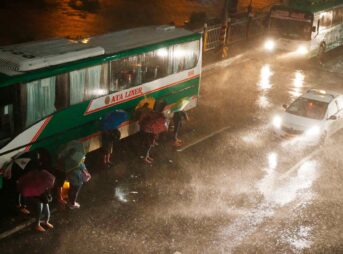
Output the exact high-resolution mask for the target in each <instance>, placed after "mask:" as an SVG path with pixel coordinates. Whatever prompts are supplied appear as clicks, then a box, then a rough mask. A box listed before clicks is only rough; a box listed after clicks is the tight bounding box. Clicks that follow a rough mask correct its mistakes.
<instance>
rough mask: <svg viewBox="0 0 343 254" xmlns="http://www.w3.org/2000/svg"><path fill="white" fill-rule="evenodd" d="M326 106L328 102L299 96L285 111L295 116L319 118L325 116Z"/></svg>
mask: <svg viewBox="0 0 343 254" xmlns="http://www.w3.org/2000/svg"><path fill="white" fill-rule="evenodd" d="M327 107H328V103H326V102H321V101H316V100H310V99H307V98H303V97H300V98H298V99H296V100H295V101H294V102H293V103H292V104H291V105H290V106H289V107H288V108H287V110H286V112H288V113H290V114H293V115H297V116H302V117H307V118H311V119H316V120H321V119H323V118H324V116H325V113H326V109H327Z"/></svg>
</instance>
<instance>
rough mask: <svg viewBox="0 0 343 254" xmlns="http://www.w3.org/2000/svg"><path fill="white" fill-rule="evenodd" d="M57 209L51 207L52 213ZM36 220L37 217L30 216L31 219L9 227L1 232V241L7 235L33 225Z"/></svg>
mask: <svg viewBox="0 0 343 254" xmlns="http://www.w3.org/2000/svg"><path fill="white" fill-rule="evenodd" d="M56 211H57V209H56V208H54V209H51V211H50V214H51V215H52V214H54V213H55V212H56ZM35 221H36V219H35V218H30V219H29V220H27V221H25V222H23V223H20V224H19V225H17V226H15V227H14V228H12V229H9V230H6V231H4V232H2V233H1V234H0V241H1V240H2V239H4V238H6V237H9V236H10V235H13V234H15V233H17V232H19V231H20V230H23V229H24V228H26V227H28V226H31V225H32V224H33V223H34V222H35Z"/></svg>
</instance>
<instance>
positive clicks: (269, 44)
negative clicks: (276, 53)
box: [264, 40, 275, 51]
mask: <svg viewBox="0 0 343 254" xmlns="http://www.w3.org/2000/svg"><path fill="white" fill-rule="evenodd" d="M264 49H266V50H268V51H273V50H274V49H275V42H274V41H273V40H267V41H266V42H265V43H264Z"/></svg>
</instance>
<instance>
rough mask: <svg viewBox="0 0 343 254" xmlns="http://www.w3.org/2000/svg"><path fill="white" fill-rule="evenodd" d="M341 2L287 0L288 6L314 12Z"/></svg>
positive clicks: (340, 0)
mask: <svg viewBox="0 0 343 254" xmlns="http://www.w3.org/2000/svg"><path fill="white" fill-rule="evenodd" d="M342 4H343V3H342V0H289V4H288V6H289V7H291V8H294V9H297V10H301V11H306V12H311V13H315V12H319V11H324V10H327V9H330V8H333V7H335V6H337V5H342Z"/></svg>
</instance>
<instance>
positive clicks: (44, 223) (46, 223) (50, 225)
mask: <svg viewBox="0 0 343 254" xmlns="http://www.w3.org/2000/svg"><path fill="white" fill-rule="evenodd" d="M43 225H44V226H46V227H47V228H49V229H53V228H54V225H52V224H51V223H49V222H43Z"/></svg>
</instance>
